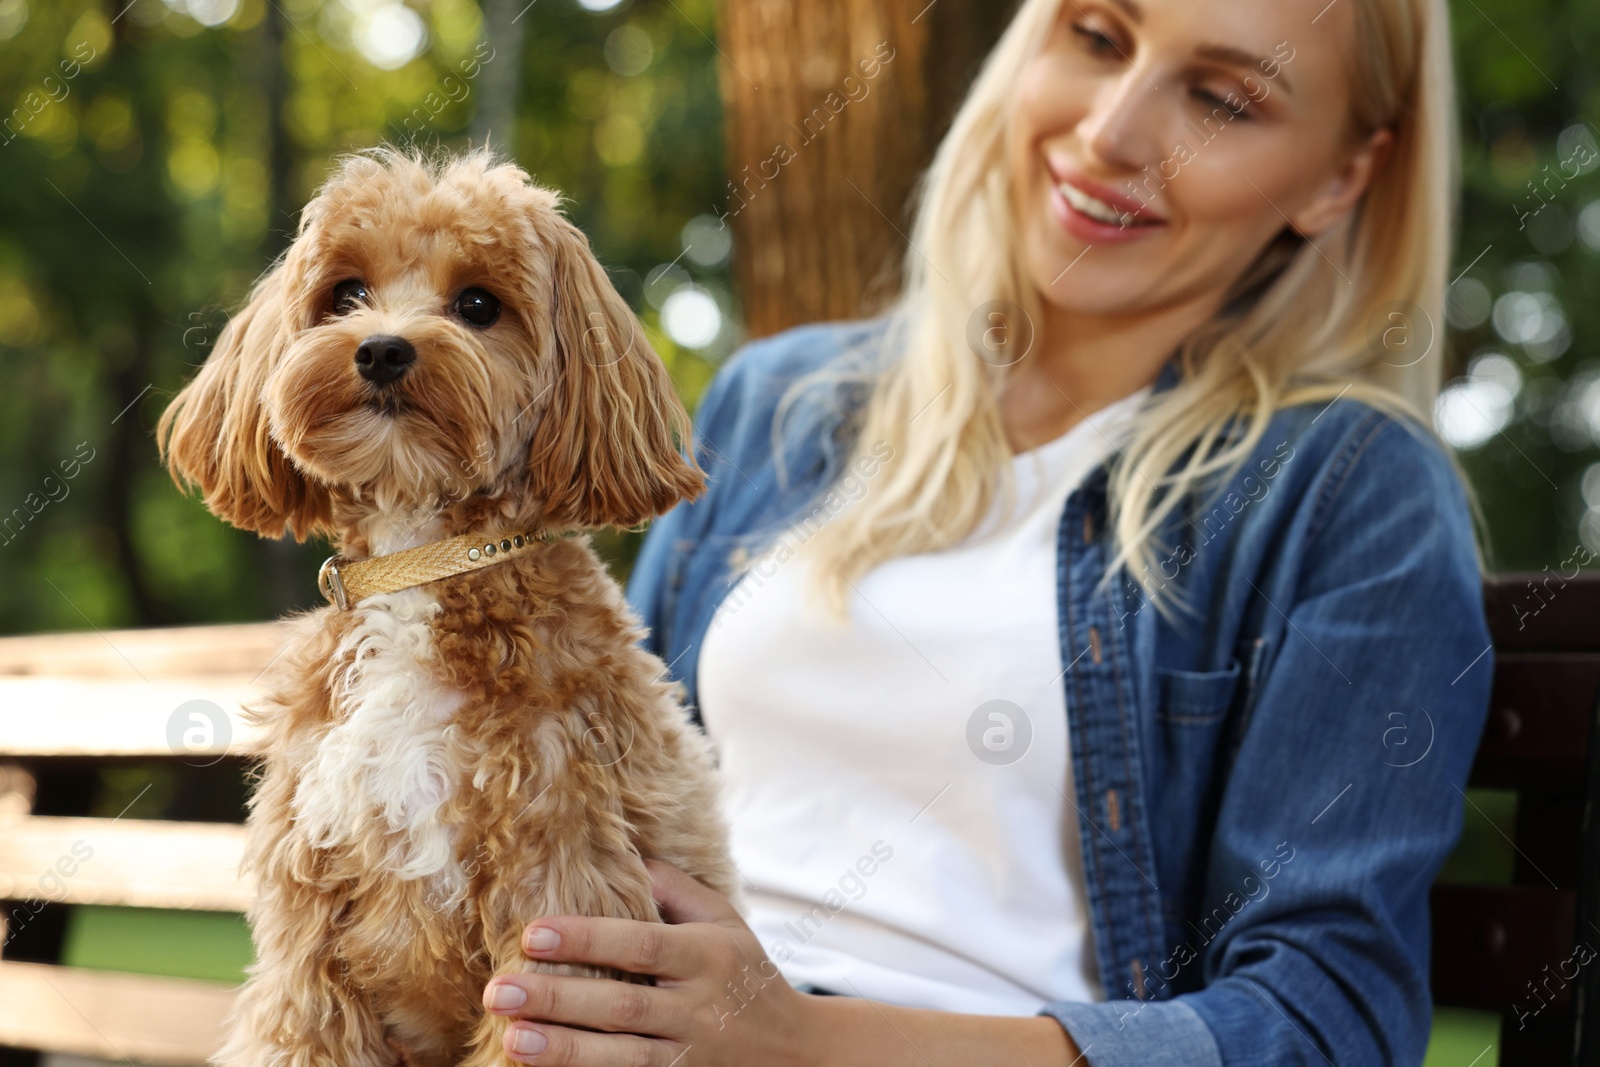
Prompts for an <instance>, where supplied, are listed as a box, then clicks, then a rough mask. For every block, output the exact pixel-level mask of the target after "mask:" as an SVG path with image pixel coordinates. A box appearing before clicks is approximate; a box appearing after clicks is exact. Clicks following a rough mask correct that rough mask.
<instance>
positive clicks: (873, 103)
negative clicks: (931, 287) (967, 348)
mask: <svg viewBox="0 0 1600 1067" xmlns="http://www.w3.org/2000/svg"><path fill="white" fill-rule="evenodd" d="M1013 6H1014V5H1013V4H1012V3H1009V2H994V0H933V3H931V4H930V3H929V2H928V0H874V2H873V3H870V4H868V3H862V2H861V0H721V5H720V10H719V18H720V31H719V36H720V38H721V49H722V52H723V54H724V56H725V57H726V62H724V63H723V64H722V65H721V68H720V75H719V77H720V80H721V88H722V99H723V106H724V111H725V114H726V119H727V130H728V173H729V183H728V187H727V190H726V198H727V220H728V221H729V222H730V223H731V224H732V225H733V228H734V242H735V244H734V247H735V250H736V257H735V273H736V277H737V281H738V284H739V287H740V294H741V297H742V299H743V302H744V310H745V324H746V327H747V328H748V329H749V331H750V333H751V335H752V336H755V337H761V336H765V335H767V334H770V333H774V332H776V331H778V330H781V329H784V328H786V327H789V326H793V325H796V324H798V323H803V322H816V321H822V320H827V319H839V318H851V317H856V316H860V315H863V314H868V313H871V312H872V311H874V310H877V309H878V308H880V307H881V306H882V305H883V304H884V303H885V302H886V301H887V300H888V299H889V298H890V297H892V296H893V295H894V293H895V291H896V289H897V286H898V282H899V263H900V259H901V257H902V256H903V255H904V253H905V250H906V239H907V238H906V235H907V234H908V233H909V232H910V229H909V222H910V219H909V215H908V212H907V206H908V199H909V197H910V195H911V192H912V190H913V187H914V186H915V183H916V180H917V178H918V176H919V175H920V174H921V173H922V171H923V170H924V169H925V168H926V167H927V165H928V163H929V161H930V160H932V158H933V152H934V149H935V148H936V147H937V145H938V141H939V138H940V137H941V136H942V135H943V134H944V131H945V129H946V128H947V127H948V126H949V123H950V119H951V117H952V116H953V115H954V113H955V110H956V107H957V106H958V105H959V104H960V102H961V99H962V97H963V95H964V94H965V92H966V88H967V86H968V85H969V84H970V82H971V79H972V77H973V75H974V74H976V73H977V69H978V65H979V64H980V63H981V61H982V59H983V57H984V56H985V55H986V54H987V53H988V51H989V49H990V48H991V47H992V46H993V44H994V42H995V41H996V40H997V39H998V38H999V35H1000V32H1001V31H1002V30H1003V29H1004V28H1005V25H1006V23H1007V21H1008V20H1009V18H1010V15H1011V10H1012V8H1013Z"/></svg>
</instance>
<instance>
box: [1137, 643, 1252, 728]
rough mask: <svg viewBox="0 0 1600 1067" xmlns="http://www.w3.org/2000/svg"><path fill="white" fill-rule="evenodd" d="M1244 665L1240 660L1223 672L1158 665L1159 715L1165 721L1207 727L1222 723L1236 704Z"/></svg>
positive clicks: (1157, 709)
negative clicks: (1179, 668)
mask: <svg viewBox="0 0 1600 1067" xmlns="http://www.w3.org/2000/svg"><path fill="white" fill-rule="evenodd" d="M1241 673H1242V667H1241V665H1240V663H1239V661H1238V660H1237V659H1235V660H1233V661H1232V662H1231V663H1229V664H1228V666H1227V667H1225V668H1223V669H1222V670H1220V671H1179V670H1170V669H1168V668H1164V667H1158V668H1156V683H1157V686H1158V688H1159V695H1158V701H1159V703H1158V704H1157V707H1156V718H1157V719H1159V720H1160V721H1162V722H1168V723H1175V724H1188V725H1194V726H1207V725H1211V724H1214V723H1218V722H1221V721H1222V719H1223V718H1224V717H1225V716H1226V715H1227V714H1228V710H1229V708H1231V707H1232V706H1233V698H1234V695H1235V693H1237V691H1238V688H1239V677H1240V675H1241Z"/></svg>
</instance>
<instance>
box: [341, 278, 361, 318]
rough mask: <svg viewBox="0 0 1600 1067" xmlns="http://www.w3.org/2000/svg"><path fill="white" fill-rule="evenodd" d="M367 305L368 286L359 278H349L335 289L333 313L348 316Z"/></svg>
mask: <svg viewBox="0 0 1600 1067" xmlns="http://www.w3.org/2000/svg"><path fill="white" fill-rule="evenodd" d="M366 303H367V285H366V283H365V282H363V281H361V280H360V279H359V278H349V279H346V280H345V281H342V282H340V283H339V284H338V285H336V286H334V287H333V313H334V314H335V315H348V314H349V313H350V312H352V311H354V310H355V309H356V308H358V307H362V306H364V305H365V304H366Z"/></svg>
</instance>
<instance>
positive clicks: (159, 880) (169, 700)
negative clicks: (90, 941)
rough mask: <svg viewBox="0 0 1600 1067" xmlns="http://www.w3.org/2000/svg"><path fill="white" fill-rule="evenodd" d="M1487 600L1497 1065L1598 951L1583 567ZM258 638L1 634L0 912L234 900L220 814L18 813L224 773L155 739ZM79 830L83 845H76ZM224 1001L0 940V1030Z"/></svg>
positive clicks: (100, 1050)
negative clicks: (1500, 861)
mask: <svg viewBox="0 0 1600 1067" xmlns="http://www.w3.org/2000/svg"><path fill="white" fill-rule="evenodd" d="M1530 581H1531V582H1532V583H1533V585H1532V587H1531V588H1530V585H1529V583H1530ZM1535 590H1537V592H1535ZM1485 596H1486V603H1487V604H1488V607H1489V615H1490V621H1491V626H1492V628H1493V632H1494V639H1495V644H1496V664H1497V667H1496V673H1495V684H1494V696H1493V703H1492V707H1491V710H1490V719H1489V727H1488V729H1487V731H1486V733H1485V737H1484V740H1483V743H1482V746H1481V748H1480V750H1479V753H1478V758H1477V762H1476V765H1475V767H1474V769H1473V773H1472V785H1474V786H1477V787H1481V788H1490V789H1508V790H1514V791H1515V792H1516V795H1517V815H1516V825H1515V833H1514V835H1513V836H1514V838H1515V841H1514V846H1515V849H1516V854H1517V857H1518V859H1517V862H1516V866H1515V869H1514V871H1513V875H1512V884H1510V885H1444V884H1441V885H1440V886H1438V887H1437V888H1436V889H1435V892H1434V967H1433V972H1434V973H1433V984H1434V994H1435V999H1436V1001H1437V1002H1438V1003H1439V1004H1441V1005H1447V1006H1453V1007H1465V1008H1475V1009H1479V1010H1486V1011H1492V1012H1496V1013H1499V1014H1501V1015H1502V1016H1503V1023H1502V1027H1501V1058H1500V1063H1501V1064H1502V1067H1535V1065H1537V1067H1555V1065H1558V1064H1562V1065H1564V1064H1579V1065H1580V1067H1600V1051H1597V1050H1596V1045H1597V1044H1600V1042H1597V1041H1596V1040H1595V1038H1594V1037H1593V1034H1594V1033H1595V1025H1596V1023H1597V1022H1600V1004H1597V1003H1596V993H1597V992H1600V989H1597V988H1596V986H1595V984H1594V981H1593V977H1592V976H1593V971H1594V969H1593V968H1592V967H1577V966H1576V964H1577V963H1578V962H1579V961H1580V960H1581V958H1582V957H1581V956H1579V957H1578V958H1577V959H1575V958H1574V954H1575V951H1581V946H1583V945H1588V946H1592V947H1593V949H1595V950H1600V925H1597V924H1600V907H1597V904H1600V894H1597V888H1596V887H1597V878H1600V841H1597V838H1600V833H1597V829H1596V826H1595V822H1594V815H1593V812H1594V809H1595V804H1594V801H1595V799H1596V797H1597V796H1600V751H1591V748H1590V745H1589V740H1590V737H1591V736H1600V735H1596V734H1595V733H1594V731H1592V730H1591V726H1590V724H1591V723H1592V722H1593V721H1594V719H1595V717H1596V714H1597V706H1600V575H1596V576H1586V577H1583V578H1581V579H1574V580H1572V581H1570V582H1568V583H1567V584H1566V585H1565V586H1564V587H1563V586H1561V585H1560V584H1559V582H1558V581H1556V580H1553V579H1550V578H1548V577H1547V576H1508V577H1502V578H1499V579H1496V580H1495V581H1493V582H1491V583H1490V584H1489V586H1488V587H1487V589H1486V592H1485ZM277 644H278V631H277V629H276V627H275V626H274V625H272V624H261V625H251V626H223V627H203V628H193V629H179V630H163V631H123V632H115V633H107V634H103V635H102V634H96V633H89V634H69V635H51V636H41V637H23V638H9V639H5V640H0V900H4V901H5V909H4V916H5V918H4V919H0V922H4V921H5V919H12V925H13V927H14V926H15V925H16V922H17V920H16V919H13V918H12V917H13V916H20V918H21V920H22V921H24V922H33V921H37V920H36V919H35V918H33V916H32V912H31V910H30V906H29V905H28V902H29V901H30V900H32V901H38V900H49V901H50V902H51V904H50V907H52V908H55V909H58V910H59V909H60V908H61V906H62V905H84V904H104V905H122V906H130V907H142V908H155V907H159V908H185V909H206V910H223V911H242V910H243V909H244V907H245V905H246V903H247V902H248V900H249V898H250V886H249V885H248V884H247V883H245V882H243V881H241V880H240V879H239V878H238V877H237V871H238V865H239V858H240V856H241V854H242V849H243V843H244V842H243V833H242V829H241V828H240V827H239V826H237V825H227V824H221V823H215V822H212V823H201V822H189V823H183V822H160V821H153V820H150V819H141V818H138V817H137V814H138V813H137V810H136V809H137V803H135V805H134V806H133V808H134V810H130V812H129V813H128V814H129V815H130V816H133V817H129V818H111V817H107V816H104V815H103V816H102V817H99V818H89V817H83V816H63V815H45V814H33V798H34V791H35V783H36V781H37V780H39V779H40V778H41V777H44V776H48V775H52V774H58V773H59V772H60V771H61V769H62V768H63V767H77V766H94V765H104V764H108V763H110V764H115V763H118V762H121V763H124V764H126V763H130V762H134V761H151V760H160V761H181V762H184V763H188V764H191V765H194V764H199V763H205V762H208V761H210V760H213V759H217V758H223V759H227V760H231V761H234V762H235V763H236V764H238V766H239V770H240V771H241V772H242V770H243V761H244V759H245V758H246V757H247V755H248V752H249V750H250V746H251V744H252V742H253V738H251V737H250V736H248V734H247V733H246V732H245V731H244V729H243V724H242V723H240V722H239V721H238V719H237V718H234V719H233V720H232V726H233V728H234V731H235V733H234V736H233V737H232V738H231V743H230V745H229V747H228V748H227V749H226V750H224V748H223V746H221V745H220V744H212V745H210V746H207V745H205V744H199V745H195V746H192V747H191V746H179V747H177V748H174V747H173V745H172V743H171V742H170V740H169V733H170V730H171V720H172V718H173V715H174V712H175V711H177V709H179V708H180V707H181V706H182V705H184V704H185V703H187V702H188V701H192V700H209V701H211V702H213V703H214V704H216V705H218V706H220V707H222V708H224V709H227V710H228V711H229V712H235V711H236V710H237V707H238V705H239V703H240V701H241V700H242V699H244V697H245V695H246V694H247V693H248V692H249V689H250V686H251V683H252V681H253V679H254V678H255V676H256V675H257V674H258V673H259V671H260V670H261V668H262V667H263V666H264V665H265V664H266V663H267V662H268V661H269V660H270V659H271V658H272V656H273V655H274V654H275V652H276V650H277ZM191 740H194V739H193V738H191ZM199 740H202V741H203V740H204V738H203V737H200V738H199ZM218 740H220V739H216V738H213V741H218ZM1596 749H1597V750H1600V746H1596ZM1586 818H1587V819H1588V822H1587V823H1585V821H1584V820H1585V819H1586ZM80 843H81V844H80ZM75 845H77V847H78V853H75V852H74V846H75ZM84 845H87V846H88V848H89V849H92V855H91V856H90V857H89V858H88V859H86V860H82V861H81V862H80V861H79V860H78V859H77V858H76V856H77V855H78V854H81V853H82V852H83V851H84ZM49 871H55V872H56V877H53V878H47V876H46V872H49ZM68 871H70V872H71V873H70V874H69V873H66V872H68ZM41 879H44V880H45V883H46V884H41ZM19 907H21V908H23V909H24V910H22V911H20V912H19V910H18V909H19ZM20 932H21V931H18V930H15V929H12V930H11V931H10V932H9V933H8V934H7V935H6V937H5V938H4V939H3V940H0V944H4V943H8V942H9V941H10V940H11V936H12V935H13V934H18V933H20ZM19 940H20V939H19ZM1566 974H1573V975H1574V976H1573V977H1572V978H1570V979H1564V978H1563V977H1562V976H1563V975H1566ZM1533 990H1539V991H1540V995H1539V996H1537V997H1536V996H1535V993H1534V992H1533ZM232 997H233V987H230V986H227V985H223V984H220V983H216V982H201V981H193V980H185V979H173V978H156V977H148V976H139V975H131V974H121V973H104V972H91V971H85V970H82V969H79V968H72V967H65V966H62V965H60V964H59V963H58V962H53V961H35V962H23V961H18V960H14V959H7V958H5V953H4V950H3V949H0V1046H12V1047H18V1048H28V1049H41V1050H49V1051H54V1052H66V1053H73V1054H76V1055H81V1056H92V1057H97V1058H101V1059H110V1060H132V1061H135V1062H142V1063H155V1064H172V1065H188V1064H201V1063H203V1062H204V1059H205V1057H206V1055H207V1054H208V1053H209V1052H210V1051H211V1050H212V1049H213V1048H215V1046H216V1044H217V1042H218V1040H219V1033H220V1028H221V1024H222V1021H223V1019H224V1018H225V1016H226V1013H227V1010H228V1007H229V1005H230V1003H231V1000H232ZM1575 1004H1577V1005H1582V1006H1583V1007H1582V1010H1581V1011H1580V1010H1575V1009H1574V1005H1575ZM1519 1009H1520V1010H1519ZM4 1055H5V1054H4V1052H3V1051H0V1064H3V1063H5V1062H6V1061H5V1059H4Z"/></svg>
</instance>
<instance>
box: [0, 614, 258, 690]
mask: <svg viewBox="0 0 1600 1067" xmlns="http://www.w3.org/2000/svg"><path fill="white" fill-rule="evenodd" d="M284 636H285V630H284V628H283V624H282V623H277V622H260V623H243V624H238V625H229V626H180V627H170V628H162V629H151V630H106V631H103V632H96V631H84V632H79V633H56V634H34V635H30V636H26V637H7V638H0V676H10V675H17V676H28V675H33V676H40V675H49V676H57V677H64V678H111V679H117V680H120V681H134V682H140V681H143V680H144V679H145V678H148V679H151V680H155V679H158V678H173V677H185V676H189V675H207V674H243V675H245V676H247V677H248V676H253V675H254V674H255V673H256V672H258V671H259V670H261V668H262V667H264V666H266V664H267V662H268V661H269V660H270V659H272V657H273V656H275V655H276V654H277V652H278V649H279V647H280V646H281V645H282V643H283V639H284ZM141 675H143V678H141V677H140V676H141Z"/></svg>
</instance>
